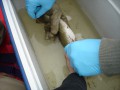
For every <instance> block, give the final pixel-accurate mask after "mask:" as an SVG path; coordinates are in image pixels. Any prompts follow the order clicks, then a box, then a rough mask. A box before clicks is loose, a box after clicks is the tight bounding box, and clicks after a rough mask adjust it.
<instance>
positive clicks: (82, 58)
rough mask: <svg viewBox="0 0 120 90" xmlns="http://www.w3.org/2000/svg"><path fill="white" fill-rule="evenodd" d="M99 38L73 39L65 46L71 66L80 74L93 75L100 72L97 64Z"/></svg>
mask: <svg viewBox="0 0 120 90" xmlns="http://www.w3.org/2000/svg"><path fill="white" fill-rule="evenodd" d="M100 42H101V40H100V39H84V40H80V41H75V42H72V43H70V44H68V45H67V46H66V47H65V53H66V55H67V56H68V59H69V60H70V65H71V67H72V68H73V69H74V70H75V72H77V73H78V74H79V75H80V76H94V75H97V74H100V73H101V70H100V64H99V47H100Z"/></svg>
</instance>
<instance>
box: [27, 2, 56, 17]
mask: <svg viewBox="0 0 120 90" xmlns="http://www.w3.org/2000/svg"><path fill="white" fill-rule="evenodd" d="M54 3H55V0H26V8H27V12H28V14H29V15H30V16H31V17H32V18H34V19H36V18H39V17H40V16H42V15H43V14H45V13H46V12H47V11H48V10H50V9H51V8H52V6H53V4H54Z"/></svg>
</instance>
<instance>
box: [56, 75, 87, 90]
mask: <svg viewBox="0 0 120 90" xmlns="http://www.w3.org/2000/svg"><path fill="white" fill-rule="evenodd" d="M55 90H87V86H86V82H85V79H84V78H83V77H80V76H79V75H78V74H76V73H72V74H70V75H69V76H68V77H67V78H66V79H65V80H64V81H63V83H62V85H61V86H60V87H59V88H57V89H55Z"/></svg>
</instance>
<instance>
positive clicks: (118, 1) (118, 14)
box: [77, 0, 120, 38]
mask: <svg viewBox="0 0 120 90" xmlns="http://www.w3.org/2000/svg"><path fill="white" fill-rule="evenodd" d="M77 1H78V2H79V4H80V6H81V8H82V9H83V11H84V12H85V13H86V15H87V16H88V17H89V18H90V20H91V21H92V22H93V24H94V26H95V27H96V29H97V31H98V32H99V34H100V35H101V36H102V37H108V38H120V0H77ZM110 2H112V3H114V2H115V4H114V5H113V4H112V3H110ZM115 7H116V8H115ZM116 9H117V10H116Z"/></svg>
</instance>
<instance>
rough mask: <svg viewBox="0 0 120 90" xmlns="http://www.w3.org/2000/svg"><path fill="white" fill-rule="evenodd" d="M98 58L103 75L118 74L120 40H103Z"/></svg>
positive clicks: (119, 67) (119, 71)
mask: <svg viewBox="0 0 120 90" xmlns="http://www.w3.org/2000/svg"><path fill="white" fill-rule="evenodd" d="M99 58H100V66H101V70H102V71H103V73H104V74H106V75H115V74H120V40H117V39H107V38H103V39H102V41H101V45H100V57H99Z"/></svg>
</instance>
